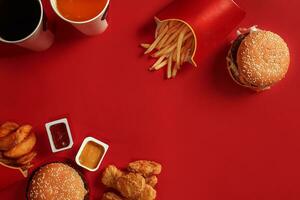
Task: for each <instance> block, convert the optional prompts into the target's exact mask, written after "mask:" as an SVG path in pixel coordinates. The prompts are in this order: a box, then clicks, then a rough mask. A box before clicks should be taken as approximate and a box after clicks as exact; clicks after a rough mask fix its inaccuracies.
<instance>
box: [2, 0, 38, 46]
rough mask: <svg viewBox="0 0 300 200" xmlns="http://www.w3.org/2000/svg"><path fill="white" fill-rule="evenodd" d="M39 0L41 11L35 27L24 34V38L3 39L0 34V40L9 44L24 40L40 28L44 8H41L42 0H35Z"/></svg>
mask: <svg viewBox="0 0 300 200" xmlns="http://www.w3.org/2000/svg"><path fill="white" fill-rule="evenodd" d="M36 1H38V2H39V5H40V9H41V13H40V19H39V23H38V24H37V25H36V27H35V29H34V30H33V31H32V32H31V33H30V34H29V35H28V36H26V37H25V38H22V39H20V40H12V41H11V40H5V39H3V38H2V37H1V36H0V41H1V42H5V43H9V44H16V43H21V42H24V41H25V40H27V39H29V38H31V37H32V36H33V35H34V34H35V33H36V32H37V30H38V29H39V28H40V26H41V24H42V21H43V16H44V9H43V4H42V1H41V0H36Z"/></svg>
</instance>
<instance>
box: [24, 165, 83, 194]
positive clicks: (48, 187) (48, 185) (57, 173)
mask: <svg viewBox="0 0 300 200" xmlns="http://www.w3.org/2000/svg"><path fill="white" fill-rule="evenodd" d="M86 194H87V191H86V189H85V186H84V182H83V180H82V178H81V176H80V175H79V174H78V172H77V171H76V170H75V169H73V168H72V167H70V166H68V165H66V164H63V163H51V164H48V165H45V166H43V167H41V168H40V169H39V170H38V171H37V172H36V173H35V174H34V176H33V177H32V179H31V182H30V184H29V187H28V194H27V198H28V199H29V200H42V199H55V200H84V198H85V195H86Z"/></svg>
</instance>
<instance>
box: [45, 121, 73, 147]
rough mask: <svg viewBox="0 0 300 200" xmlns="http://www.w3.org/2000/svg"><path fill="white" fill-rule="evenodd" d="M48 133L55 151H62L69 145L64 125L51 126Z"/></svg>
mask: <svg viewBox="0 0 300 200" xmlns="http://www.w3.org/2000/svg"><path fill="white" fill-rule="evenodd" d="M50 131H51V135H52V138H53V143H54V145H55V148H56V149H62V148H64V147H67V146H68V145H69V144H70V139H69V136H68V130H67V127H66V125H65V124H64V123H60V124H55V125H52V126H51V127H50Z"/></svg>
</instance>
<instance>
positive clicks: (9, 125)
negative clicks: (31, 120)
mask: <svg viewBox="0 0 300 200" xmlns="http://www.w3.org/2000/svg"><path fill="white" fill-rule="evenodd" d="M17 128H19V124H17V123H15V122H5V123H4V124H2V125H1V126H0V137H5V136H7V135H8V134H9V133H11V132H13V131H15V130H17Z"/></svg>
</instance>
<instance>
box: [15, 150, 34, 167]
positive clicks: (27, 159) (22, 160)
mask: <svg viewBox="0 0 300 200" xmlns="http://www.w3.org/2000/svg"><path fill="white" fill-rule="evenodd" d="M36 155H37V153H36V152H30V153H28V154H26V155H24V156H22V157H21V158H19V159H18V160H17V161H16V162H17V163H18V164H20V165H28V164H30V163H31V161H32V160H33V159H34V158H35V156H36Z"/></svg>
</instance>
